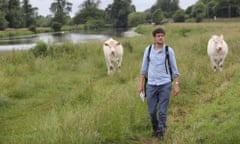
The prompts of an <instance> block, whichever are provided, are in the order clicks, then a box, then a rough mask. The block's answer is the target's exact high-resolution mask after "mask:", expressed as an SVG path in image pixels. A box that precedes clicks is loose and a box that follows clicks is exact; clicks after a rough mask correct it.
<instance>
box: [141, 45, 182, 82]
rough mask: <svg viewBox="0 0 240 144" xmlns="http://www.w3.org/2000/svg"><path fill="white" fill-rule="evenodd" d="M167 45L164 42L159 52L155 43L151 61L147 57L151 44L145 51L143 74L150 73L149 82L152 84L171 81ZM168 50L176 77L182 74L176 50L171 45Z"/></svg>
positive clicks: (151, 52) (174, 76) (150, 57)
mask: <svg viewBox="0 0 240 144" xmlns="http://www.w3.org/2000/svg"><path fill="white" fill-rule="evenodd" d="M165 46H166V45H165V44H164V45H163V49H162V50H161V51H159V52H157V51H156V49H155V48H154V45H152V48H151V51H150V56H149V59H150V61H149V62H148V58H147V56H148V49H149V46H147V47H146V49H145V51H144V55H143V62H142V68H141V74H143V75H148V84H150V85H162V84H166V83H169V82H171V76H170V72H169V68H168V64H167V63H166V50H165ZM168 52H169V59H170V63H171V64H170V65H171V67H172V74H173V78H176V77H178V76H179V75H180V74H179V72H178V68H177V63H176V58H175V55H174V51H173V49H172V48H171V47H168ZM166 67H167V69H166Z"/></svg>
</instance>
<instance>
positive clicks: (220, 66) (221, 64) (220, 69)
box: [218, 59, 224, 71]
mask: <svg viewBox="0 0 240 144" xmlns="http://www.w3.org/2000/svg"><path fill="white" fill-rule="evenodd" d="M223 62H224V60H223V59H220V62H219V64H218V66H219V71H222V69H223Z"/></svg>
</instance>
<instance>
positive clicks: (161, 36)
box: [154, 33, 165, 45]
mask: <svg viewBox="0 0 240 144" xmlns="http://www.w3.org/2000/svg"><path fill="white" fill-rule="evenodd" d="M164 37H165V35H164V33H157V34H156V35H155V37H154V42H155V43H156V44H160V45H162V44H163V43H164Z"/></svg>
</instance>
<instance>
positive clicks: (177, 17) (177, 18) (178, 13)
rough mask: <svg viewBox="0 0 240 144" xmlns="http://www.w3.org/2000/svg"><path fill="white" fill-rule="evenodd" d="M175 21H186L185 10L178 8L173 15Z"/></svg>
mask: <svg viewBox="0 0 240 144" xmlns="http://www.w3.org/2000/svg"><path fill="white" fill-rule="evenodd" d="M173 20H174V22H184V21H185V13H184V10H177V11H176V12H175V13H174V15H173Z"/></svg>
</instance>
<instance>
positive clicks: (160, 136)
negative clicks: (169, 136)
mask: <svg viewBox="0 0 240 144" xmlns="http://www.w3.org/2000/svg"><path fill="white" fill-rule="evenodd" d="M163 135H164V134H163V131H157V135H156V136H157V137H158V138H159V139H160V140H163V139H164V138H163V137H164V136H163Z"/></svg>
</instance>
